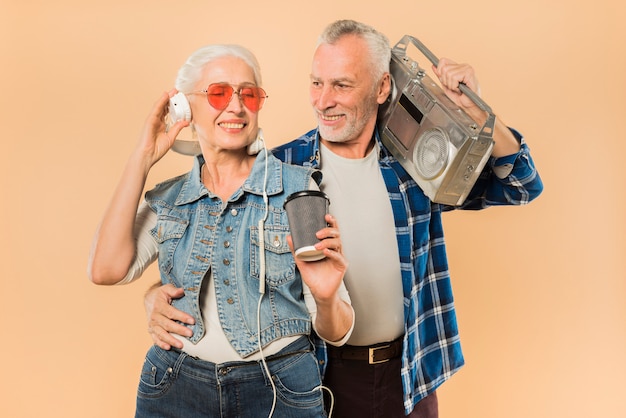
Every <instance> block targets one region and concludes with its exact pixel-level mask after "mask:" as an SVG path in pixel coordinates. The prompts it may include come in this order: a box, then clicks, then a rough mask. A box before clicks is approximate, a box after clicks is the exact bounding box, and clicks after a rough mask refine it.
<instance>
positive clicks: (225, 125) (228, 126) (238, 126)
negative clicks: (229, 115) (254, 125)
mask: <svg viewBox="0 0 626 418" xmlns="http://www.w3.org/2000/svg"><path fill="white" fill-rule="evenodd" d="M219 126H221V127H222V128H226V129H243V128H244V127H245V126H246V124H245V123H231V122H223V123H220V124H219Z"/></svg>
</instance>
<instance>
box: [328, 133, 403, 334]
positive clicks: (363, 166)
mask: <svg viewBox="0 0 626 418" xmlns="http://www.w3.org/2000/svg"><path fill="white" fill-rule="evenodd" d="M320 150H321V170H322V173H323V176H324V177H323V179H322V184H321V189H322V191H323V192H324V193H326V194H327V195H328V198H329V200H330V209H329V211H330V213H331V214H332V215H333V216H335V218H337V223H338V225H339V231H340V233H341V241H342V246H343V253H344V255H345V257H346V258H347V260H348V262H349V263H350V264H349V267H348V271H347V273H346V276H345V277H344V282H345V284H346V287H347V288H348V292H349V293H350V299H351V301H352V307H353V309H354V312H355V325H354V330H353V332H352V335H351V336H350V338H349V339H348V342H347V343H348V344H350V345H371V344H374V343H380V342H386V341H392V340H394V339H396V338H398V337H400V336H401V335H403V334H404V295H403V291H402V277H401V273H400V257H399V254H398V242H397V239H396V233H395V222H394V218H393V211H392V208H391V202H390V201H389V194H388V192H387V188H386V186H385V182H384V180H383V177H382V174H381V172H380V167H379V165H378V153H379V148H378V145H376V146H375V147H374V149H373V150H372V152H370V153H369V154H368V155H367V156H366V157H365V158H362V159H350V158H343V157H340V156H338V155H336V154H334V153H332V152H331V151H330V150H329V149H328V148H326V147H325V146H324V145H321V148H320ZM372 301H376V302H375V303H372Z"/></svg>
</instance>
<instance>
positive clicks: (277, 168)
mask: <svg viewBox="0 0 626 418" xmlns="http://www.w3.org/2000/svg"><path fill="white" fill-rule="evenodd" d="M265 161H266V155H265V152H261V153H259V154H258V155H257V158H256V161H255V162H254V166H253V167H252V172H251V174H250V176H249V177H248V178H247V179H246V181H245V182H244V184H243V185H242V186H241V188H239V189H238V190H237V191H236V192H235V193H234V194H233V196H232V197H231V198H230V200H228V202H226V203H225V204H224V203H223V202H222V200H221V199H220V198H218V197H217V196H215V195H214V194H212V193H211V192H209V191H208V189H206V188H205V187H204V185H203V184H202V182H201V178H200V172H201V171H200V170H201V167H202V164H203V163H204V159H203V157H202V156H201V155H199V156H197V157H196V159H195V161H194V166H193V169H192V171H191V172H189V173H187V174H184V175H181V176H178V177H175V178H173V179H170V180H167V181H165V182H163V183H160V184H158V185H157V186H155V188H154V189H152V190H150V191H148V192H147V193H146V201H147V202H148V204H149V205H150V207H151V208H152V210H154V211H155V212H156V214H157V223H156V226H155V227H154V229H152V231H151V234H152V235H153V237H154V238H155V239H156V241H157V242H158V244H159V261H158V264H159V270H160V273H161V282H162V283H163V284H167V283H171V284H173V285H174V286H176V287H182V288H183V289H184V290H185V296H184V297H182V298H180V299H177V300H174V301H173V303H172V304H173V306H174V307H176V308H177V309H180V310H182V311H184V312H187V313H189V314H190V315H192V316H193V317H194V318H195V322H196V323H195V325H193V326H190V328H191V329H192V330H193V336H192V337H191V338H190V341H191V342H193V343H197V342H198V341H199V340H200V338H202V336H203V335H204V333H205V326H204V323H203V321H202V315H201V313H200V304H199V297H200V289H201V287H202V286H201V285H202V281H203V280H204V279H205V278H207V280H208V278H209V277H211V275H210V274H208V273H209V271H211V272H212V274H213V278H214V281H215V283H214V285H215V293H216V297H217V308H218V313H219V318H220V322H221V325H222V327H223V329H224V332H225V333H226V337H227V338H228V340H229V341H230V343H231V345H232V346H233V348H234V349H235V350H236V351H237V352H238V353H239V354H240V355H241V356H242V357H244V358H245V357H246V356H248V355H250V354H252V353H254V352H256V351H257V350H258V333H257V326H258V325H257V305H258V301H259V297H260V292H259V267H260V252H259V229H258V221H259V220H260V219H263V217H264V215H265V210H266V204H265V203H264V201H263V188H264V187H263V183H264V178H265ZM311 177H314V178H315V179H316V180H317V181H318V183H319V180H320V179H321V174H320V173H319V172H317V171H316V170H314V169H311V168H303V167H296V166H290V165H287V164H283V163H281V162H280V161H279V160H278V159H276V158H275V157H274V156H272V155H271V154H269V157H268V159H267V185H266V187H265V190H266V193H267V195H268V198H269V200H268V202H269V215H268V217H267V220H266V221H265V227H264V231H263V233H264V237H265V259H266V264H265V275H266V289H265V295H264V296H263V301H262V304H261V343H262V345H263V346H266V345H267V344H269V343H271V342H272V341H274V340H277V339H280V338H283V337H288V336H293V335H301V334H307V335H308V334H309V333H310V331H311V320H310V316H309V313H308V311H307V309H306V306H305V303H304V298H303V295H302V280H301V277H300V273H299V272H298V271H297V270H296V268H295V262H294V259H293V256H292V255H291V251H290V250H289V246H288V244H287V240H286V237H287V235H288V234H289V225H288V222H287V213H286V212H285V210H284V209H283V203H284V201H285V198H286V197H287V196H289V194H291V193H293V192H296V191H300V190H305V189H309V188H310V180H311Z"/></svg>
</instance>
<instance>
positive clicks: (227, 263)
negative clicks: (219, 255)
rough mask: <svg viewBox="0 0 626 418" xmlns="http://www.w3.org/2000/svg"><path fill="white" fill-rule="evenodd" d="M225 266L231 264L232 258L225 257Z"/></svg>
mask: <svg viewBox="0 0 626 418" xmlns="http://www.w3.org/2000/svg"><path fill="white" fill-rule="evenodd" d="M222 262H223V263H224V265H225V266H229V265H230V260H229V259H228V258H225V259H224V260H223V261H222Z"/></svg>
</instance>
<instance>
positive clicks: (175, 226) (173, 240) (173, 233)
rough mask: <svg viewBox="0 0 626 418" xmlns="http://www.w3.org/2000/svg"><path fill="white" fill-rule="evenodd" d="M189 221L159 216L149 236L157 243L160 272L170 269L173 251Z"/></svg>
mask: <svg viewBox="0 0 626 418" xmlns="http://www.w3.org/2000/svg"><path fill="white" fill-rule="evenodd" d="M188 225H189V221H188V220H186V219H180V218H176V217H174V216H169V215H159V216H158V217H157V222H156V225H155V227H154V228H152V230H150V234H152V236H153V237H154V239H155V240H156V241H157V242H158V243H159V267H160V269H161V271H162V272H169V271H170V270H171V269H172V263H173V260H174V251H175V250H176V246H177V245H178V243H179V242H180V239H181V238H182V237H183V235H184V234H185V231H186V230H187V226H188Z"/></svg>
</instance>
